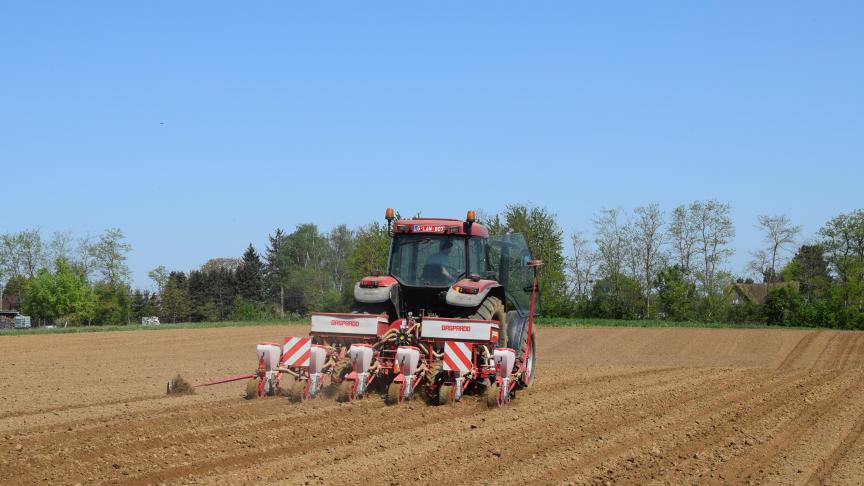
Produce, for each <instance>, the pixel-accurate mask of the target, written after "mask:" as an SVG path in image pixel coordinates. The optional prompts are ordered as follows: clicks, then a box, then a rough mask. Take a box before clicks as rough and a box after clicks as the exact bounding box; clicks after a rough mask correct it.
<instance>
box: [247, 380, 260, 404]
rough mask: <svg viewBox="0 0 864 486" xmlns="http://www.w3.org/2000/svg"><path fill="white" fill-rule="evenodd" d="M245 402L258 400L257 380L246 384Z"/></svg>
mask: <svg viewBox="0 0 864 486" xmlns="http://www.w3.org/2000/svg"><path fill="white" fill-rule="evenodd" d="M244 398H246V400H254V399H256V398H258V380H257V379H255V378H253V379H251V380H249V381H247V382H246V395H245V396H244Z"/></svg>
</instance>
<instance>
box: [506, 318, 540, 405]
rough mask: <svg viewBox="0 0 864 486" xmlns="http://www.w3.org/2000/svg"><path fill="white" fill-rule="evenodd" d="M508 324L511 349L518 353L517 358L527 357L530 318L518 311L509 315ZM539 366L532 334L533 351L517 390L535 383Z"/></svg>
mask: <svg viewBox="0 0 864 486" xmlns="http://www.w3.org/2000/svg"><path fill="white" fill-rule="evenodd" d="M507 324H508V325H509V326H510V327H509V329H508V331H509V340H510V347H511V348H513V350H514V351H516V356H517V357H518V358H520V359H521V358H522V357H523V356H525V346H527V345H528V316H521V315H519V313H518V312H517V311H510V312H508V313H507ZM536 365H537V345H536V339H535V336H534V333H533V332H532V334H531V350H530V351H529V353H528V363H527V366H526V368H527V369H526V372H525V373H523V375H522V376H520V377H519V381H518V383H517V385H516V387H517V389H522V388H528V387H529V386H531V383H533V381H534V374H535V373H536Z"/></svg>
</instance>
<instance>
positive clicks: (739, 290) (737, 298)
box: [725, 281, 799, 305]
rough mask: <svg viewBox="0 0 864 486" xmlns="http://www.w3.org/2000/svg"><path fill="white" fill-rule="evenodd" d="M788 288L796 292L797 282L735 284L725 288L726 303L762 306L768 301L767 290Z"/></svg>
mask: <svg viewBox="0 0 864 486" xmlns="http://www.w3.org/2000/svg"><path fill="white" fill-rule="evenodd" d="M783 287H788V288H791V289H792V290H795V291H796V292H797V291H798V287H799V285H798V282H794V281H793V282H772V283H746V282H737V283H733V284H732V285H730V286H728V287H726V292H725V295H726V301H727V302H729V303H730V304H732V305H741V304H745V303H749V304H753V305H762V304H764V303H765V300H766V299H768V290H769V289H777V288H783Z"/></svg>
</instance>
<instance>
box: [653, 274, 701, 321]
mask: <svg viewBox="0 0 864 486" xmlns="http://www.w3.org/2000/svg"><path fill="white" fill-rule="evenodd" d="M657 301H658V306H659V309H660V312H662V313H663V314H664V318H665V319H668V320H670V321H689V320H691V319H693V318H694V317H695V313H694V304H695V301H696V286H695V285H694V284H693V282H691V281H690V280H689V279H688V278H687V271H686V270H685V269H684V267H683V266H681V265H673V266H671V267H667V268H665V269H663V270H662V271H661V272H660V274H659V275H658V276H657Z"/></svg>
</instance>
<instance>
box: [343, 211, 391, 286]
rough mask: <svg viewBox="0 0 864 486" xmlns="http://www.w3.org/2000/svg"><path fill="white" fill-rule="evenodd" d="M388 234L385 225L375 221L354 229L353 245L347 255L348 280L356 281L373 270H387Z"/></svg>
mask: <svg viewBox="0 0 864 486" xmlns="http://www.w3.org/2000/svg"><path fill="white" fill-rule="evenodd" d="M389 249H390V234H389V233H388V232H387V226H385V225H383V224H381V223H379V222H377V221H375V222H373V223H371V224H369V225H366V226H364V227H361V228H359V229H357V230H356V233H355V238H354V247H353V249H352V251H351V253H350V254H349V255H348V275H349V281H351V282H358V281H360V279H362V278H363V277H365V276H368V275H371V273H372V272H373V271H378V272H382V273H384V272H386V271H387V255H388V252H389Z"/></svg>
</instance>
